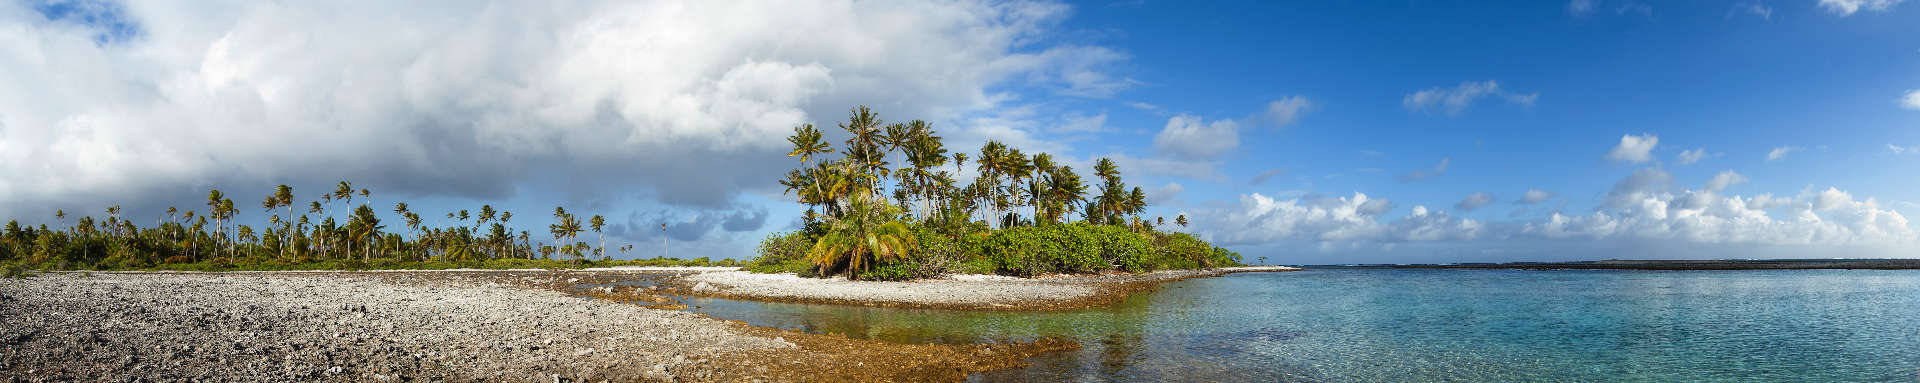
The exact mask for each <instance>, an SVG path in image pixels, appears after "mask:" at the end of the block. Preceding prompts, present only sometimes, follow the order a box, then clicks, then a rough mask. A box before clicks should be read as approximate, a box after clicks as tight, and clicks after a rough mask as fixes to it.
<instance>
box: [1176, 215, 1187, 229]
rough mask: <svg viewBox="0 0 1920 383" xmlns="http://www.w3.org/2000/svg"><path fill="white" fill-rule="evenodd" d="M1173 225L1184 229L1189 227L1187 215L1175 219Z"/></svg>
mask: <svg viewBox="0 0 1920 383" xmlns="http://www.w3.org/2000/svg"><path fill="white" fill-rule="evenodd" d="M1173 224H1175V225H1180V227H1182V228H1184V227H1187V215H1186V214H1181V215H1179V216H1176V217H1173Z"/></svg>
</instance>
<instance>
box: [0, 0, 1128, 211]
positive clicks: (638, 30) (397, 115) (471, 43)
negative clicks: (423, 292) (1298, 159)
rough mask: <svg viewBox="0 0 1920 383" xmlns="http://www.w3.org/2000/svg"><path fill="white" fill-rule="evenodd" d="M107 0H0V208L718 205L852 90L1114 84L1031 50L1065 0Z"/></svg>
mask: <svg viewBox="0 0 1920 383" xmlns="http://www.w3.org/2000/svg"><path fill="white" fill-rule="evenodd" d="M85 5H89V6H91V5H98V4H93V3H87V4H85ZM106 5H107V6H110V7H108V8H109V9H112V12H107V13H105V14H107V15H109V16H102V17H108V18H110V19H109V20H106V21H102V19H101V17H94V18H86V17H57V15H50V14H47V13H43V12H41V11H39V10H36V9H34V7H32V6H30V5H29V4H27V3H23V2H8V3H5V4H0V29H5V30H6V31H7V32H6V33H5V36H7V37H5V38H0V51H6V52H12V54H7V55H0V82H4V83H6V84H8V86H7V87H5V88H0V161H4V162H6V163H9V164H18V165H16V166H7V167H4V168H3V169H0V201H4V202H0V215H6V216H23V215H28V216H37V215H40V214H43V213H47V214H50V212H51V210H52V208H51V207H49V206H54V205H61V204H84V205H88V206H92V205H98V204H99V202H98V201H102V200H109V199H113V200H119V201H122V202H126V203H128V204H130V205H136V204H137V202H129V201H139V200H143V199H145V200H156V199H161V198H165V197H175V198H176V199H177V198H178V197H180V196H179V195H178V194H179V192H178V191H177V190H179V189H185V188H194V189H197V190H199V192H200V193H204V187H207V186H226V187H237V186H246V185H270V184H272V183H281V182H289V183H291V182H295V181H300V180H328V181H330V180H335V179H352V180H354V181H355V183H356V184H360V185H365V186H369V187H372V188H374V189H375V190H377V191H381V192H398V193H401V194H409V195H415V196H447V197H455V198H502V197H506V196H511V195H513V194H515V193H516V192H518V189H519V188H520V187H521V186H519V185H522V184H524V183H525V182H530V181H531V180H536V179H537V180H541V181H542V182H562V183H581V182H592V183H595V184H596V186H599V187H598V188H593V189H594V190H622V191H623V192H634V193H640V194H643V195H646V196H647V198H650V199H652V200H655V201H658V202H660V203H664V204H668V205H677V206H689V207H698V208H707V209H730V208H732V203H733V201H734V199H735V197H736V196H738V195H739V194H740V193H742V192H743V191H746V190H750V189H754V188H763V187H771V186H766V185H767V184H769V182H767V180H768V179H771V178H774V177H775V176H776V175H777V174H778V173H779V172H780V171H781V170H782V169H784V168H786V167H788V165H790V164H788V163H787V162H786V161H785V159H784V158H783V157H780V154H781V153H782V152H784V150H782V148H783V147H784V145H785V143H784V142H783V141H782V140H781V138H782V137H784V136H785V135H786V134H787V133H788V132H789V129H790V128H791V127H792V126H794V125H796V124H800V123H805V122H810V121H811V122H816V123H820V124H828V125H830V124H831V122H832V121H835V120H839V119H841V118H843V117H844V114H845V113H846V112H845V111H846V109H847V108H849V107H850V106H852V105H856V104H861V103H882V104H875V105H873V106H874V107H875V108H876V109H877V110H879V111H880V112H881V113H883V116H882V117H893V118H925V119H930V120H934V121H936V122H939V121H964V119H963V117H965V116H969V115H977V114H983V113H990V112H993V111H996V110H999V109H1002V108H1005V107H1006V106H1007V104H1006V102H1007V101H1006V100H1007V99H1008V98H1007V97H1006V96H1005V92H1006V91H1005V90H1004V88H1009V87H1017V88H1031V89H1040V90H1041V91H1044V92H1051V93H1054V94H1059V95H1064V96H1069V97H1105V96H1109V95H1111V94H1113V93H1114V92H1117V91H1120V90H1123V89H1125V88H1126V87H1127V86H1128V85H1129V84H1131V81H1130V80H1127V79H1125V78H1124V77H1120V76H1116V75H1112V74H1109V73H1107V72H1105V71H1104V68H1106V67H1108V66H1110V65H1112V64H1114V63H1117V62H1120V61H1123V60H1126V59H1127V56H1126V55H1125V54H1124V53H1121V52H1118V51H1115V50H1111V49H1108V48H1104V47H1099V46H1087V45H1072V44H1050V43H1047V42H1046V39H1044V38H1043V37H1044V35H1045V34H1046V33H1047V32H1049V31H1050V28H1053V26H1054V25H1055V24H1057V23H1058V22H1059V21H1060V20H1061V19H1063V18H1064V17H1066V15H1067V14H1068V13H1069V11H1070V10H1069V8H1068V7H1066V6H1062V5H1058V4H1053V3H1045V2H984V1H982V2H975V1H959V2H940V3H918V2H915V3H907V2H882V3H854V2H851V1H826V2H809V3H804V4H802V3H777V2H776V3H766V4H759V5H757V6H752V7H736V6H730V5H727V4H722V3H717V2H705V1H657V2H638V3H636V2H622V1H583V2H568V3H559V4H555V3H540V2H510V1H461V2H445V3H434V4H410V3H388V2H358V1H339V2H291V3H281V2H253V1H234V2H217V1H216V2H172V1H142V2H130V3H127V4H125V6H124V9H121V8H116V7H117V6H112V4H106ZM930 74H937V75H930ZM940 126H943V127H947V128H949V129H956V130H960V131H959V132H955V131H954V130H948V132H949V133H950V134H954V135H956V136H967V135H969V134H971V132H969V131H968V130H969V129H971V128H970V127H968V126H955V124H944V125H940ZM973 135H975V136H978V135H979V134H973ZM587 180H592V181H587ZM156 190H170V192H169V193H174V194H173V195H169V196H157V195H155V191H156ZM297 190H307V189H301V188H297ZM188 197H191V196H190V195H189V196H188ZM41 210H45V212H42V211H41Z"/></svg>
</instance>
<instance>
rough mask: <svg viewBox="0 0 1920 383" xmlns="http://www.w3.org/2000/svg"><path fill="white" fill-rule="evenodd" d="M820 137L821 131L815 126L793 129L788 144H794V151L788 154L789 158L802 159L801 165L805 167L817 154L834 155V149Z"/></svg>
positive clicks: (807, 125)
mask: <svg viewBox="0 0 1920 383" xmlns="http://www.w3.org/2000/svg"><path fill="white" fill-rule="evenodd" d="M820 137H821V134H820V130H819V129H815V128H814V127H813V124H805V125H800V126H795V127H793V136H791V137H787V142H791V143H793V151H791V152H787V157H800V163H801V164H802V165H805V164H806V163H807V160H809V159H813V156H814V155H815V154H823V153H833V147H832V146H831V145H828V144H827V143H826V142H823V141H821V140H820Z"/></svg>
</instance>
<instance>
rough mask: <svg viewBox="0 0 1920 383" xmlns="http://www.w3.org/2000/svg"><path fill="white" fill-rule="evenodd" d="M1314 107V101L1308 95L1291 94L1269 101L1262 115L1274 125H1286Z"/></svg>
mask: <svg viewBox="0 0 1920 383" xmlns="http://www.w3.org/2000/svg"><path fill="white" fill-rule="evenodd" d="M1313 107H1314V104H1313V101H1309V100H1307V97H1306V96H1289V97H1285V98H1281V99H1279V100H1274V101H1273V102H1269V103H1267V109H1266V110H1265V111H1263V112H1262V113H1261V115H1260V116H1261V117H1262V118H1263V119H1264V120H1266V122H1267V123H1270V124H1273V126H1274V127H1285V126H1287V125H1288V124H1292V123H1293V121H1294V120H1298V119H1300V116H1302V115H1305V114H1307V111H1308V110H1311V109H1313Z"/></svg>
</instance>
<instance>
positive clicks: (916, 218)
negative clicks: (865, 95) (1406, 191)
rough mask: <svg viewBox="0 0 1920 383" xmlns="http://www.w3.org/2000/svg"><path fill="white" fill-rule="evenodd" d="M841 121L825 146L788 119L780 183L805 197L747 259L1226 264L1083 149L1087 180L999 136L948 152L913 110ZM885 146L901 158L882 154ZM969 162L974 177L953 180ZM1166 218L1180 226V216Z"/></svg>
mask: <svg viewBox="0 0 1920 383" xmlns="http://www.w3.org/2000/svg"><path fill="white" fill-rule="evenodd" d="M840 128H841V129H842V130H845V131H846V132H847V133H848V135H849V138H847V140H846V141H845V144H844V146H842V147H841V148H840V149H838V150H837V151H836V149H834V148H833V147H832V145H831V144H829V143H827V142H825V141H823V137H824V134H822V133H821V132H820V130H819V129H818V128H815V127H814V126H813V125H810V124H809V125H801V126H798V127H794V129H793V131H794V132H793V136H791V137H788V138H787V140H788V141H789V142H791V143H792V144H793V151H791V152H789V153H788V156H790V157H795V158H797V159H799V161H800V168H799V169H795V170H793V171H791V172H788V174H787V176H786V178H785V179H782V180H781V181H780V184H781V185H784V186H786V192H787V193H790V194H793V195H795V196H796V197H797V199H798V201H799V202H800V203H801V204H803V205H805V206H806V207H807V211H806V214H805V215H804V216H803V219H804V223H805V227H804V229H802V230H800V231H796V232H788V233H776V234H774V235H773V236H770V237H768V238H767V239H765V240H764V241H762V242H761V244H760V248H759V253H760V254H759V257H758V258H756V259H755V260H753V261H752V262H751V263H750V264H749V265H748V269H749V270H752V271H758V272H795V273H799V274H801V275H807V276H832V275H842V274H844V275H846V276H847V277H848V278H853V279H878V280H898V279H911V278H918V277H927V276H933V275H939V274H944V273H954V272H959V273H982V274H986V273H994V274H1006V275H1019V276H1032V275H1039V274H1047V273H1094V272H1105V271H1128V272H1140V271H1148V270H1162V269H1194V268H1211V267H1220V266H1234V265H1238V264H1239V260H1240V255H1239V254H1236V253H1234V252H1231V251H1227V250H1226V249H1222V248H1218V247H1214V246H1212V245H1209V244H1207V243H1206V242H1203V241H1201V240H1199V239H1197V238H1194V237H1193V236H1191V235H1188V234H1185V233H1167V232H1162V231H1160V229H1159V227H1161V226H1165V225H1166V220H1165V219H1164V218H1155V219H1152V220H1148V219H1145V218H1143V217H1141V216H1140V214H1141V213H1142V212H1144V211H1145V209H1146V206H1147V205H1146V200H1147V197H1146V193H1145V192H1143V191H1142V190H1141V189H1140V188H1139V187H1131V188H1129V187H1128V186H1127V184H1126V183H1125V182H1123V180H1122V179H1121V173H1120V169H1119V167H1118V166H1115V165H1114V162H1113V161H1112V160H1110V159H1107V158H1101V159H1099V160H1097V161H1095V162H1094V165H1093V168H1094V175H1095V176H1096V177H1098V178H1099V184H1098V185H1088V184H1087V183H1086V182H1085V181H1084V180H1083V179H1082V178H1081V177H1080V174H1079V173H1076V172H1074V170H1073V167H1071V166H1067V165H1064V164H1060V163H1057V162H1056V161H1055V160H1054V158H1053V156H1052V155H1050V154H1047V153H1039V154H1034V155H1032V156H1027V155H1026V154H1024V153H1021V151H1020V149H1018V148H1012V147H1008V146H1007V145H1005V144H1002V143H1000V142H998V141H989V142H987V143H986V144H985V145H984V146H982V147H981V148H980V152H979V153H978V154H977V155H971V156H970V155H969V154H968V153H952V154H949V153H948V152H947V149H946V148H945V147H944V146H943V145H942V144H941V138H940V137H939V136H937V135H935V134H936V133H935V132H934V130H933V128H932V126H930V125H929V124H927V123H926V122H924V121H917V120H916V121H910V122H905V123H895V124H886V123H884V122H882V121H881V120H880V119H879V116H877V115H876V114H874V113H873V111H872V110H870V109H868V108H866V107H864V106H863V107H858V108H854V109H853V112H852V115H851V116H850V117H849V118H848V119H847V122H845V123H842V124H840ZM835 153H837V154H839V155H840V157H839V158H832V159H829V158H825V157H826V156H828V155H831V154H835ZM893 154H897V155H898V158H900V161H902V162H903V163H904V166H900V167H897V168H895V167H890V165H892V163H890V162H888V156H889V155H893ZM969 157H971V158H972V160H973V162H971V163H969V162H968V159H969ZM948 164H951V166H952V167H951V168H948V167H947V166H948ZM969 165H972V166H974V169H975V170H976V177H974V179H973V181H972V182H969V183H966V184H965V185H960V184H958V183H957V181H955V174H956V173H957V172H960V171H962V170H963V169H964V167H966V166H969ZM947 169H952V170H953V172H948V171H947ZM1090 188H1092V189H1093V192H1094V193H1093V194H1092V196H1091V198H1089V193H1088V192H1089V189H1090ZM889 197H890V198H889ZM1174 224H1176V225H1179V226H1181V227H1185V226H1186V224H1187V218H1186V216H1184V215H1182V216H1178V217H1175V218H1174Z"/></svg>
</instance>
